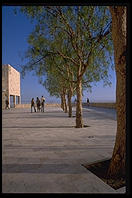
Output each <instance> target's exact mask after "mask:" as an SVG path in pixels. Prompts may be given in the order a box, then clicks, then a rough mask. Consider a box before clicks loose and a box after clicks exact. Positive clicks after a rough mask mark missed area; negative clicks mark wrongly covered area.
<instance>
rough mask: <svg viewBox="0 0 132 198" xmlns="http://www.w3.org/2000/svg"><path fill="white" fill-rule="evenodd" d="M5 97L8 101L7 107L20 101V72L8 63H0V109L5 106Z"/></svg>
mask: <svg viewBox="0 0 132 198" xmlns="http://www.w3.org/2000/svg"><path fill="white" fill-rule="evenodd" d="M6 99H8V101H9V107H15V105H16V104H20V103H21V96H20V73H19V72H18V71H17V70H16V69H14V68H13V67H12V66H11V65H9V64H7V65H2V109H4V108H5V100H6ZM11 99H12V100H11ZM11 102H12V106H11Z"/></svg>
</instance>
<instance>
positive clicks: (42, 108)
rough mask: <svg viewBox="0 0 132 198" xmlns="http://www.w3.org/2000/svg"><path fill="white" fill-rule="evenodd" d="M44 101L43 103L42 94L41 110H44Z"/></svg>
mask: <svg viewBox="0 0 132 198" xmlns="http://www.w3.org/2000/svg"><path fill="white" fill-rule="evenodd" d="M44 103H45V98H44V97H43V96H42V97H41V112H44Z"/></svg>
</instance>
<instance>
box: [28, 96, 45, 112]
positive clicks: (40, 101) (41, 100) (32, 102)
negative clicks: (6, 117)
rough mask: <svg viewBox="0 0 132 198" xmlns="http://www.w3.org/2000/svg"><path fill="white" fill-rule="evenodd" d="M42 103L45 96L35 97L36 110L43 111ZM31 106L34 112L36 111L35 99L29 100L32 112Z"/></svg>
mask: <svg viewBox="0 0 132 198" xmlns="http://www.w3.org/2000/svg"><path fill="white" fill-rule="evenodd" d="M44 103H45V98H44V97H43V96H42V97H41V99H39V98H38V97H37V99H36V107H37V112H40V110H41V112H44ZM32 108H33V109H34V112H36V108H35V101H34V98H32V100H31V113H32Z"/></svg>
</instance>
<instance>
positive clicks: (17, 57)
mask: <svg viewBox="0 0 132 198" xmlns="http://www.w3.org/2000/svg"><path fill="white" fill-rule="evenodd" d="M13 9H14V7H13V6H3V7H2V64H10V65H11V66H12V67H14V68H15V69H17V70H18V71H19V72H20V70H21V69H20V65H24V64H25V63H26V62H25V61H24V60H22V56H23V54H24V52H25V51H26V50H27V47H28V43H27V38H28V35H29V34H30V33H31V32H32V30H33V28H34V25H33V24H32V23H31V22H30V20H28V19H27V17H26V16H25V15H24V14H22V13H20V12H18V13H17V15H15V14H14V12H13ZM110 74H111V76H112V77H111V82H112V86H111V87H109V86H107V87H103V82H99V83H97V85H96V86H93V88H92V93H89V91H87V90H86V91H85V92H84V96H83V101H86V98H87V97H89V99H90V101H93V102H94V101H95V102H101V101H102V102H107V101H108V102H114V101H115V100H116V96H115V95H116V76H115V71H113V70H111V69H110ZM42 95H43V96H44V97H45V98H46V101H47V102H56V101H58V102H59V101H60V100H57V99H56V98H55V97H50V95H49V94H48V92H47V91H46V90H45V88H44V87H43V86H42V85H40V84H39V82H38V78H37V77H36V76H34V75H33V73H32V72H28V73H27V74H26V76H25V77H24V79H22V78H21V96H22V102H24V101H25V102H29V101H30V100H31V98H32V97H34V98H36V97H37V96H38V97H41V96H42Z"/></svg>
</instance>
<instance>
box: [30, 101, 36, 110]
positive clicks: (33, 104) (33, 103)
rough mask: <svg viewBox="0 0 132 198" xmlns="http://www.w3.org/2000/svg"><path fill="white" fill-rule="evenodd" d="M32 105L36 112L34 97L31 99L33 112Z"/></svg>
mask: <svg viewBox="0 0 132 198" xmlns="http://www.w3.org/2000/svg"><path fill="white" fill-rule="evenodd" d="M32 107H33V108H34V112H36V109H35V102H34V98H32V100H31V113H32Z"/></svg>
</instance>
